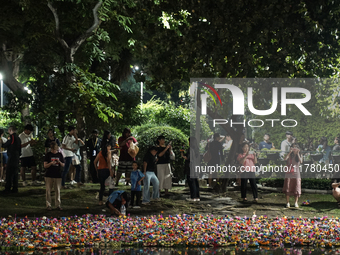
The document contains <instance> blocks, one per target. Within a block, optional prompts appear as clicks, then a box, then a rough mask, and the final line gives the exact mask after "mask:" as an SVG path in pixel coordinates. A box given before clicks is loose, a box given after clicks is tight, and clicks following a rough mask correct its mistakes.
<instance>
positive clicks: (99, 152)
mask: <svg viewBox="0 0 340 255" xmlns="http://www.w3.org/2000/svg"><path fill="white" fill-rule="evenodd" d="M32 131H33V126H32V125H30V124H28V125H26V126H25V127H24V131H23V132H22V133H21V134H20V135H17V130H16V128H15V127H14V126H10V127H9V128H8V134H9V137H8V139H6V138H5V137H4V130H2V129H0V134H1V141H0V143H1V146H0V147H1V148H2V149H1V172H0V177H1V182H5V189H4V190H3V191H2V192H3V194H9V193H17V192H18V181H19V180H18V179H19V176H18V171H19V166H20V167H21V168H20V176H21V179H22V186H26V185H28V183H27V181H26V178H25V177H26V176H25V173H26V171H27V169H30V170H31V178H32V185H36V184H40V182H38V180H37V173H36V172H37V167H36V166H37V164H36V162H35V158H34V155H33V150H32V146H34V145H35V144H36V140H34V139H33V138H32ZM98 133H99V132H98V130H93V132H92V134H91V136H90V138H89V139H88V140H87V141H83V140H82V139H80V138H79V137H78V131H77V129H76V128H75V127H74V126H69V127H68V134H67V135H66V136H65V137H64V138H63V139H62V142H60V141H59V139H58V138H56V137H55V134H54V131H53V130H52V129H50V130H48V133H47V138H46V141H45V156H44V163H43V166H44V169H45V175H44V181H45V186H46V208H47V210H52V200H51V191H52V189H54V191H55V202H54V204H55V208H56V209H57V210H62V207H61V199H60V191H61V189H66V188H68V186H67V185H66V181H67V178H68V173H69V171H72V172H73V171H75V174H74V173H72V174H70V179H69V180H70V182H69V183H70V184H71V185H77V186H78V187H81V186H82V185H83V183H82V182H81V171H82V167H81V153H80V148H81V147H82V146H86V149H87V156H88V158H89V159H90V166H89V172H90V176H91V181H92V182H93V183H99V184H100V190H99V195H98V200H99V205H104V204H105V205H106V206H107V207H108V208H109V209H110V211H111V212H112V213H117V210H118V211H119V206H121V205H122V201H125V202H126V201H128V200H129V199H130V196H127V195H125V193H124V192H123V191H119V190H117V191H114V187H115V186H118V185H119V180H120V178H121V176H122V174H124V175H125V182H126V185H130V186H131V203H130V206H133V207H135V208H139V207H140V206H141V204H144V205H147V204H149V203H150V201H151V200H156V201H157V200H159V198H160V191H161V190H164V191H165V194H164V195H165V196H169V195H170V193H169V190H170V189H171V188H172V172H171V166H170V160H173V159H174V158H175V154H174V152H173V150H172V146H171V141H168V142H167V143H166V140H165V137H164V136H163V135H161V136H159V137H158V138H157V141H156V144H155V145H152V146H151V147H150V148H149V149H148V151H147V153H146V154H145V155H139V156H141V157H142V159H143V160H142V163H141V164H139V163H138V162H137V161H136V157H135V156H136V153H137V152H138V151H137V152H135V153H133V152H131V148H135V147H136V145H137V144H138V142H137V139H136V138H135V137H133V136H132V135H131V131H130V129H129V128H125V129H124V130H123V132H122V135H121V136H120V137H119V138H118V143H117V144H116V141H115V139H114V137H113V136H112V135H111V132H110V131H107V130H105V131H104V132H103V137H102V138H99V137H98ZM197 148H198V147H197ZM197 151H198V150H197ZM118 154H119V156H118ZM189 155H190V153H189V151H188V152H187V153H186V155H185V156H184V155H183V157H184V158H185V159H186V162H189V158H190V156H189ZM186 165H188V163H186ZM5 168H6V170H4V169H5ZM73 169H74V170H73ZM142 181H143V188H142ZM190 183H191V182H190ZM151 184H152V186H153V188H152V195H151V194H150V185H151ZM106 186H109V197H108V199H107V201H106V202H105V201H103V197H104V192H105V188H106ZM190 186H191V184H190ZM197 193H198V189H197V190H196V192H195V194H196V195H195V199H198V198H199V195H197ZM118 202H119V203H118ZM125 202H123V204H125ZM126 206H127V205H126ZM117 208H118V209H117Z"/></svg>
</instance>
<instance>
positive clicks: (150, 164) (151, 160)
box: [143, 152, 157, 172]
mask: <svg viewBox="0 0 340 255" xmlns="http://www.w3.org/2000/svg"><path fill="white" fill-rule="evenodd" d="M143 162H146V163H147V166H146V171H147V172H156V162H157V156H156V155H155V156H154V155H152V154H151V152H148V153H146V155H145V156H144V159H143ZM143 170H144V169H143Z"/></svg>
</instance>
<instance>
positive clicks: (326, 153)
mask: <svg viewBox="0 0 340 255" xmlns="http://www.w3.org/2000/svg"><path fill="white" fill-rule="evenodd" d="M319 148H322V150H323V157H322V159H320V161H319V162H320V163H326V164H329V156H330V154H331V151H332V148H331V146H329V145H328V140H327V137H325V136H322V137H321V139H320V141H319V146H318V149H319Z"/></svg>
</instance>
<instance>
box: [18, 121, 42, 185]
mask: <svg viewBox="0 0 340 255" xmlns="http://www.w3.org/2000/svg"><path fill="white" fill-rule="evenodd" d="M32 131H33V126H32V125H31V124H27V125H26V126H25V128H24V132H22V133H21V134H20V135H19V138H20V140H21V157H20V159H21V170H20V172H21V179H22V181H23V182H22V185H23V186H26V169H27V168H31V176H32V185H37V184H39V183H38V181H37V180H36V174H37V164H36V163H35V159H34V156H33V151H32V148H31V145H34V144H36V141H34V140H33V139H32Z"/></svg>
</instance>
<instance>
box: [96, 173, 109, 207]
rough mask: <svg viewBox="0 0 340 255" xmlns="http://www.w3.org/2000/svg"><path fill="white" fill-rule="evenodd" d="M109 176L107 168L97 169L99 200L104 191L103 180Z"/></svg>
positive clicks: (101, 198) (101, 199)
mask: <svg viewBox="0 0 340 255" xmlns="http://www.w3.org/2000/svg"><path fill="white" fill-rule="evenodd" d="M109 176H110V170H109V169H108V168H105V169H98V178H99V183H100V190H99V201H103V195H104V191H105V180H106V179H107V178H108V177H109Z"/></svg>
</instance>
